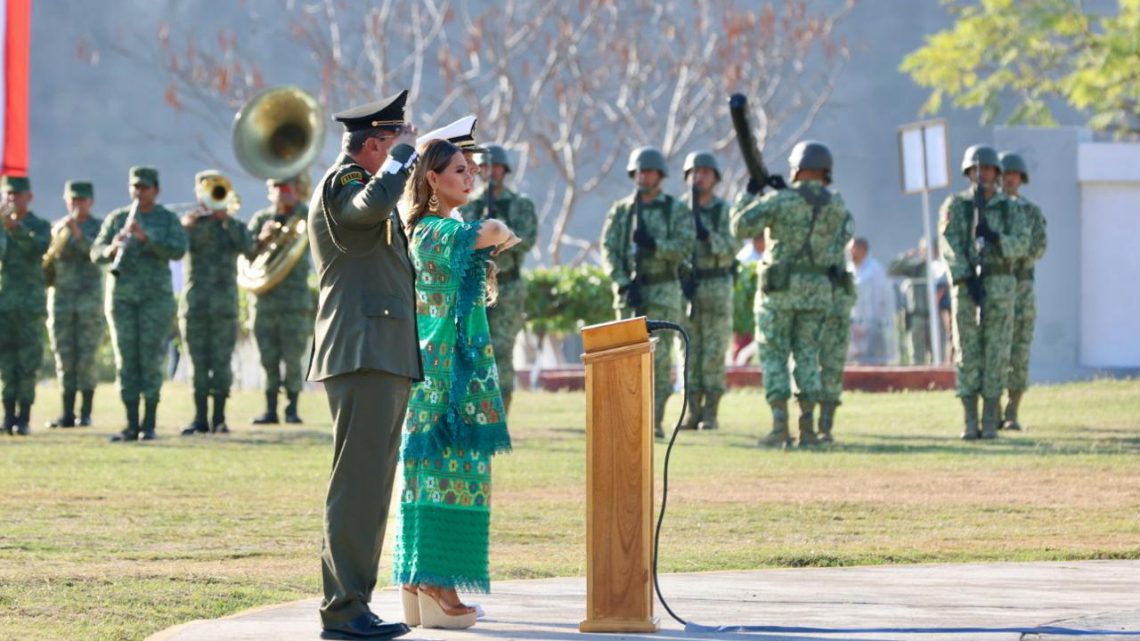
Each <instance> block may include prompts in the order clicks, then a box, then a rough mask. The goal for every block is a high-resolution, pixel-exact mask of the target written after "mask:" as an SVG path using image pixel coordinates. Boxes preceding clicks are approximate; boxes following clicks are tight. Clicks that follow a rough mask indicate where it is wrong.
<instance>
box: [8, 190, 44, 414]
mask: <svg viewBox="0 0 1140 641" xmlns="http://www.w3.org/2000/svg"><path fill="white" fill-rule="evenodd" d="M9 180H11V179H9ZM4 232H5V233H4V234H3V235H4V236H6V237H7V250H6V251H5V253H4V259H3V266H2V268H0V386H2V387H3V391H2V393H0V394H2V396H3V400H4V429H5V430H6V431H7V432H8V433H11V432H12V431H13V430H14V429H15V430H17V431H18V432H19V433H20V434H27V433H28V429H29V428H28V425H29V422H30V420H31V419H30V415H31V410H32V403H34V402H35V400H36V373H37V372H38V371H39V368H40V364H41V362H42V361H43V331H44V316H45V315H46V309H47V294H46V284H45V282H44V271H43V267H42V258H43V255H44V252H45V251H47V248H48V244H49V243H50V242H51V224H49V223H48V222H47V221H46V220H44V219H42V218H39V217H37V216H36V215H35V214H33V213H32V212H31V211H28V212H27V213H26V214H25V215H24V217H23V218H22V219H21V220H20V222H19V224H18V225H17V227H16V228H15V229H12V230H10V231H9V230H8V229H7V228H4Z"/></svg>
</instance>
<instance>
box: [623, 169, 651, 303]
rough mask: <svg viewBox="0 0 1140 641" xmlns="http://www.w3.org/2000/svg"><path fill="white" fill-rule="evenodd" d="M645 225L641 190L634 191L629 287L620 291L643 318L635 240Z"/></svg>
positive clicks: (637, 250)
mask: <svg viewBox="0 0 1140 641" xmlns="http://www.w3.org/2000/svg"><path fill="white" fill-rule="evenodd" d="M644 225H645V221H644V220H642V218H641V188H635V189H634V190H633V210H632V211H631V212H630V214H629V258H628V261H629V263H628V265H627V266H628V267H629V285H627V286H626V289H625V291H624V292H623V291H621V290H619V292H618V293H619V294H624V295H625V301H626V304H627V305H628V306H629V307H630V308H631V309H633V315H634V316H641V315H642V312H643V307H644V304H643V301H642V300H641V273H640V272H641V270H640V269H638V263H640V262H641V261H640V253H641V252H640V251H639V248H638V245H637V241H635V240H634V239H633V238H634V236H636V235H637V230H638V229H639V228H640V227H642V226H644Z"/></svg>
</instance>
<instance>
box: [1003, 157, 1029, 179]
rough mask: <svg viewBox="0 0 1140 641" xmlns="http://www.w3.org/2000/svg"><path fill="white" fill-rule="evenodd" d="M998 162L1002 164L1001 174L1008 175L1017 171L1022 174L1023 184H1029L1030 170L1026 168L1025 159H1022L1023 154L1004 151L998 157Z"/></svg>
mask: <svg viewBox="0 0 1140 641" xmlns="http://www.w3.org/2000/svg"><path fill="white" fill-rule="evenodd" d="M998 160H999V161H1000V162H1001V173H1003V174H1008V173H1009V172H1011V171H1016V172H1017V173H1019V174H1021V184H1023V185H1028V184H1029V168H1028V167H1026V166H1025V159H1024V158H1022V157H1021V154H1015V153H1013V152H1012V151H1003V152H1001V155H1000V156H998Z"/></svg>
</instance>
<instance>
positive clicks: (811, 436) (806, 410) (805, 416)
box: [799, 401, 819, 447]
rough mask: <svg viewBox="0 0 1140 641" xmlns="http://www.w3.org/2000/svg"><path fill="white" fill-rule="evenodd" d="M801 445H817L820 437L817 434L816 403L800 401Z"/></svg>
mask: <svg viewBox="0 0 1140 641" xmlns="http://www.w3.org/2000/svg"><path fill="white" fill-rule="evenodd" d="M799 427H800V443H799V445H800V447H815V446H816V445H819V438H817V437H816V435H815V403H814V402H812V401H800V425H799Z"/></svg>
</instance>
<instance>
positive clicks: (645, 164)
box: [625, 147, 669, 178]
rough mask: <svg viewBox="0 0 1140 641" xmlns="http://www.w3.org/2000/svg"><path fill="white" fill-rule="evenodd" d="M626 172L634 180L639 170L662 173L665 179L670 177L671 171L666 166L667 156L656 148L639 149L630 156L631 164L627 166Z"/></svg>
mask: <svg viewBox="0 0 1140 641" xmlns="http://www.w3.org/2000/svg"><path fill="white" fill-rule="evenodd" d="M625 169H626V171H627V172H628V173H629V177H630V178H633V174H634V173H636V172H637V170H638V169H642V170H644V169H656V170H657V171H659V172H661V177H662V178H665V177H666V176H668V175H669V169H668V168H667V167H666V165H665V154H663V153H661V150H660V149H658V148H656V147H638V148H637V149H634V150H633V152H632V153H631V154H629V164H628V165H627V166H626V168H625Z"/></svg>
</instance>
